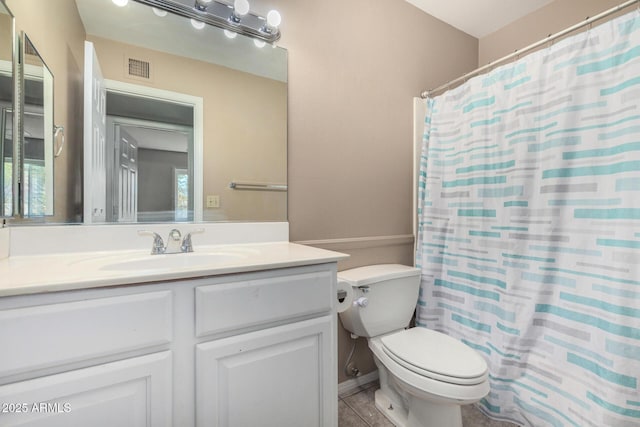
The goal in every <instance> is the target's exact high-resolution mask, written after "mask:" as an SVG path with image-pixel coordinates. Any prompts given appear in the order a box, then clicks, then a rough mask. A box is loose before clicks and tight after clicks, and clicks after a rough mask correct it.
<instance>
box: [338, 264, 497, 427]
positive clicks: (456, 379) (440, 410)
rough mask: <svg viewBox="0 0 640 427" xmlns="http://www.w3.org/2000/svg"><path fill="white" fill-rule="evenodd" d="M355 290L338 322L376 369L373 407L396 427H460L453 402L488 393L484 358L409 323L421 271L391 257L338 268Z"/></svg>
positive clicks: (457, 407) (457, 403) (461, 402)
mask: <svg viewBox="0 0 640 427" xmlns="http://www.w3.org/2000/svg"><path fill="white" fill-rule="evenodd" d="M338 282H345V283H346V284H348V285H350V286H352V287H353V288H354V289H353V291H354V296H353V301H354V302H353V305H352V306H351V307H350V308H348V309H347V310H346V311H344V312H342V313H340V319H341V320H342V324H343V325H344V327H345V329H347V330H348V331H350V332H351V333H353V334H354V335H358V336H361V337H367V338H368V340H369V348H371V350H372V351H373V354H374V359H375V363H376V366H377V367H378V373H379V376H380V389H379V390H377V391H376V393H375V399H376V407H377V408H378V409H379V410H380V411H382V413H384V414H385V416H386V417H387V418H388V419H389V420H390V421H391V422H392V423H393V424H395V425H396V426H398V427H405V426H406V427H461V426H462V416H461V413H460V405H466V404H470V403H474V402H477V401H479V400H480V399H482V398H483V397H485V396H486V395H487V394H488V393H489V381H488V372H487V364H486V363H485V361H484V359H482V357H481V356H480V355H479V354H478V353H477V352H476V351H475V350H473V349H471V348H470V347H468V346H466V345H465V344H463V343H462V342H460V341H458V340H456V339H454V338H452V337H450V336H448V335H445V334H443V333H440V332H436V331H432V330H429V329H426V328H422V327H416V328H410V329H405V328H406V327H408V325H409V322H410V320H411V317H412V315H413V311H414V309H415V306H416V303H417V301H418V292H419V288H420V270H418V269H417V268H413V267H407V266H404V265H398V264H382V265H371V266H367V267H360V268H354V269H352V270H345V271H341V272H339V273H338Z"/></svg>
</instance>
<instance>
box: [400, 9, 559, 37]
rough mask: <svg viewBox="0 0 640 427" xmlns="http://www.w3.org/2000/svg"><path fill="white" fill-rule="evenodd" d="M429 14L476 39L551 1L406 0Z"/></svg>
mask: <svg viewBox="0 0 640 427" xmlns="http://www.w3.org/2000/svg"><path fill="white" fill-rule="evenodd" d="M406 1H407V2H409V3H411V4H412V5H414V6H416V7H418V8H420V9H422V10H423V11H425V12H427V13H428V14H429V15H431V16H435V17H436V18H438V19H439V20H441V21H444V22H446V23H447V24H449V25H451V26H453V27H456V28H457V29H459V30H461V31H464V32H465V33H467V34H470V35H472V36H474V37H476V38H478V39H479V38H481V37H484V36H486V35H488V34H491V33H493V32H494V31H497V30H499V29H500V28H502V27H504V26H506V25H508V24H510V23H512V22H513V21H516V20H517V19H519V18H521V17H523V16H525V15H528V14H529V13H531V12H533V11H535V10H537V9H540V8H541V7H542V6H545V5H547V4H549V3H551V2H552V1H553V0H406Z"/></svg>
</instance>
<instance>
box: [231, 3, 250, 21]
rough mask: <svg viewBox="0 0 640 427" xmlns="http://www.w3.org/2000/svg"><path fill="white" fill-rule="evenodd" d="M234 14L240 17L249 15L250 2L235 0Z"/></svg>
mask: <svg viewBox="0 0 640 427" xmlns="http://www.w3.org/2000/svg"><path fill="white" fill-rule="evenodd" d="M233 13H235V15H236V16H238V17H242V16H244V15H246V14H247V13H249V2H248V1H247V0H235V1H234V2H233Z"/></svg>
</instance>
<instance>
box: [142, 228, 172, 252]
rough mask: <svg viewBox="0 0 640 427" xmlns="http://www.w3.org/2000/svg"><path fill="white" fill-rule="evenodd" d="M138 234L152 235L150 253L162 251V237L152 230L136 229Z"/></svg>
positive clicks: (163, 248)
mask: <svg viewBox="0 0 640 427" xmlns="http://www.w3.org/2000/svg"><path fill="white" fill-rule="evenodd" d="M138 236H152V237H153V246H151V255H157V254H162V253H164V250H165V247H164V241H163V240H162V237H161V236H160V235H159V234H158V233H156V232H154V231H149V230H138Z"/></svg>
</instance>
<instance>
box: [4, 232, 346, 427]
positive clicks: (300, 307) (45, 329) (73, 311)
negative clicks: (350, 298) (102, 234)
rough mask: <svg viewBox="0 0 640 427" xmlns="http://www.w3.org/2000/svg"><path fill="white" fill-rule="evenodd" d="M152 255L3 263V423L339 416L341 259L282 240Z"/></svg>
mask: <svg viewBox="0 0 640 427" xmlns="http://www.w3.org/2000/svg"><path fill="white" fill-rule="evenodd" d="M207 254H208V255H209V256H210V257H211V260H212V261H211V262H210V263H207V262H206V261H205V259H206V257H207ZM192 255H198V256H197V257H195V258H192V259H193V260H194V261H190V260H186V261H181V260H179V257H183V258H187V257H190V256H192ZM157 256H159V257H165V258H164V259H163V258H153V257H156V255H153V256H152V255H147V253H146V252H144V251H139V250H136V251H116V252H100V253H96V252H85V253H67V254H57V255H44V254H43V255H35V256H18V257H8V258H6V259H4V260H0V277H2V284H0V343H1V346H2V351H0V405H1V406H0V425H3V426H4V425H14V424H20V425H29V426H35V425H38V426H40V425H47V426H51V425H87V426H89V425H90V426H154V427H156V426H171V425H173V426H176V427H178V426H179V427H186V426H204V425H207V426H236V427H244V426H260V427H265V426H274V427H283V426H305V427H306V426H319V427H324V426H337V367H336V357H335V355H336V351H337V350H336V326H337V325H336V321H337V318H336V315H335V313H334V311H333V304H334V300H335V292H336V263H337V261H338V260H339V259H343V258H344V257H346V256H344V255H342V254H339V253H335V252H329V251H324V250H320V249H315V248H310V247H305V246H301V245H296V244H291V243H288V242H278V243H259V244H240V245H213V246H206V247H199V248H197V252H195V253H193V254H178V255H157ZM170 257H178V258H170ZM155 259H158V260H160V261H154V260H155ZM145 263H146V264H145ZM149 263H151V264H149ZM163 263H164V264H165V265H166V266H168V267H162V264H163ZM189 263H191V264H189ZM7 279H8V282H7Z"/></svg>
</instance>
